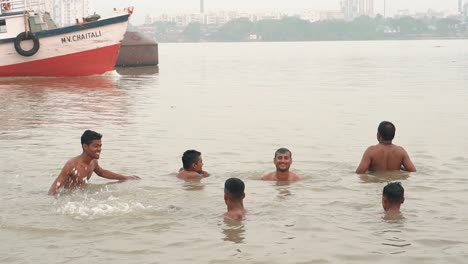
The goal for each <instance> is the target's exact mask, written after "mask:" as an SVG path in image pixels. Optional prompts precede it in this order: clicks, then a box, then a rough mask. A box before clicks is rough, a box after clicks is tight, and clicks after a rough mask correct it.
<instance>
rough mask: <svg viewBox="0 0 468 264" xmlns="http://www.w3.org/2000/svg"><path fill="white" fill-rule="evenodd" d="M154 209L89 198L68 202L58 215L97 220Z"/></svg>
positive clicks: (60, 207)
mask: <svg viewBox="0 0 468 264" xmlns="http://www.w3.org/2000/svg"><path fill="white" fill-rule="evenodd" d="M154 209H155V208H153V206H152V205H147V206H145V205H143V204H142V203H140V202H136V201H128V200H127V199H121V198H117V197H114V196H109V197H108V198H107V199H105V200H100V199H95V198H89V199H85V200H82V201H67V202H65V203H63V204H60V205H59V206H58V208H57V213H59V214H64V215H69V216H72V217H74V218H77V219H96V218H101V217H108V216H118V215H126V214H130V213H135V212H139V211H146V210H154Z"/></svg>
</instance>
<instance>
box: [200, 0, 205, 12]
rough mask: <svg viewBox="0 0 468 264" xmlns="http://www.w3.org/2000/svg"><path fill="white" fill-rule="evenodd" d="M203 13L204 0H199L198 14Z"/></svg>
mask: <svg viewBox="0 0 468 264" xmlns="http://www.w3.org/2000/svg"><path fill="white" fill-rule="evenodd" d="M204 13H205V1H204V0H200V14H204Z"/></svg>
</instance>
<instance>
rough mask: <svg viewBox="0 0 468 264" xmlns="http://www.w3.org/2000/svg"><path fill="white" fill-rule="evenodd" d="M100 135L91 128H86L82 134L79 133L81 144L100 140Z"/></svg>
mask: <svg viewBox="0 0 468 264" xmlns="http://www.w3.org/2000/svg"><path fill="white" fill-rule="evenodd" d="M101 138H102V135H101V134H99V133H98V132H95V131H92V130H86V131H85V132H84V133H83V135H81V145H83V144H86V145H89V144H91V142H93V140H101Z"/></svg>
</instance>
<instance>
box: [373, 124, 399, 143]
mask: <svg viewBox="0 0 468 264" xmlns="http://www.w3.org/2000/svg"><path fill="white" fill-rule="evenodd" d="M395 130H396V128H395V125H394V124H392V122H389V121H382V122H380V124H379V128H378V129H377V132H379V134H380V136H382V138H383V139H384V140H393V138H394V137H395Z"/></svg>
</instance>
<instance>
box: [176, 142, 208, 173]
mask: <svg viewBox="0 0 468 264" xmlns="http://www.w3.org/2000/svg"><path fill="white" fill-rule="evenodd" d="M182 165H183V168H181V169H180V170H179V174H178V175H177V178H179V179H183V180H191V179H199V178H202V177H208V176H209V174H208V172H206V171H204V170H203V159H202V157H201V152H199V151H196V150H193V149H191V150H187V151H185V152H184V154H183V155H182Z"/></svg>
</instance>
